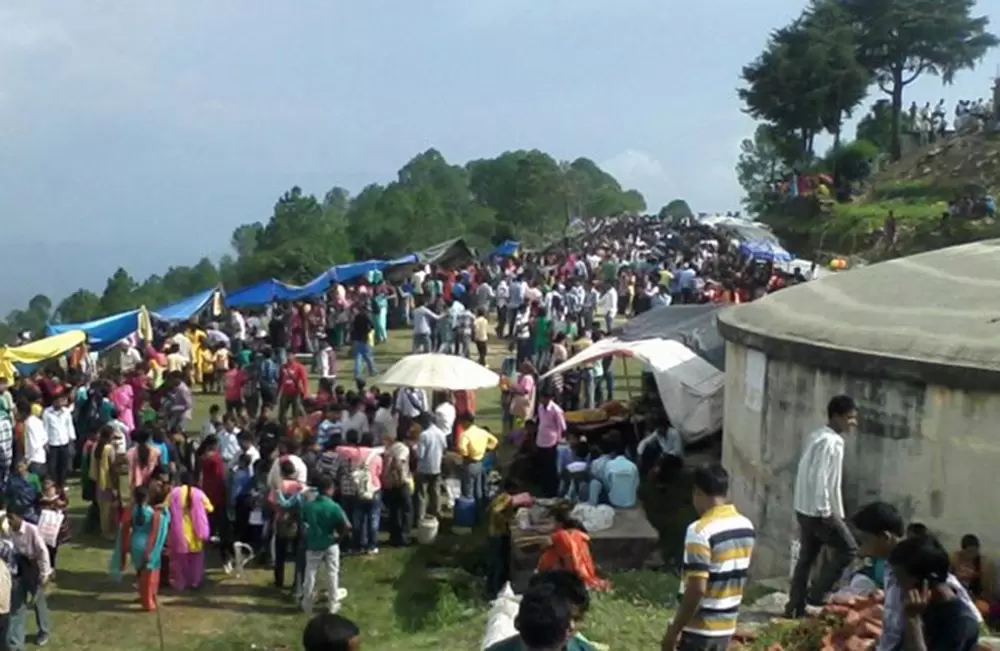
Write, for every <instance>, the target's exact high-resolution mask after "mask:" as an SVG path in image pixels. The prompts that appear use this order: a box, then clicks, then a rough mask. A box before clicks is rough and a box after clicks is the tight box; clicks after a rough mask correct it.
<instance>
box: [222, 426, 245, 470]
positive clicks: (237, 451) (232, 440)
mask: <svg viewBox="0 0 1000 651" xmlns="http://www.w3.org/2000/svg"><path fill="white" fill-rule="evenodd" d="M216 436H218V437H219V454H220V455H222V460H223V461H224V462H225V463H226V467H235V466H236V463H237V462H238V461H239V458H240V455H242V454H243V450H242V448H241V447H240V440H239V439H240V428H239V427H237V426H236V416H235V415H234V414H232V413H227V414H226V415H225V416H223V417H222V429H220V430H219V432H218V434H217V435H216Z"/></svg>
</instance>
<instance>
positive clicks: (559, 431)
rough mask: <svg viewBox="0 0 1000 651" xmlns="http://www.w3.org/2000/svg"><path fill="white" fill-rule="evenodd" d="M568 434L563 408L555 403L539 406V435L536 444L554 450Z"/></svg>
mask: <svg viewBox="0 0 1000 651" xmlns="http://www.w3.org/2000/svg"><path fill="white" fill-rule="evenodd" d="M565 432H566V419H565V418H563V410H562V407H560V406H559V405H557V404H556V403H555V401H551V402H549V404H547V405H539V406H538V435H537V436H536V437H535V444H536V445H537V446H538V447H540V448H553V447H555V446H556V445H558V444H559V441H561V440H562V437H563V434H564V433H565Z"/></svg>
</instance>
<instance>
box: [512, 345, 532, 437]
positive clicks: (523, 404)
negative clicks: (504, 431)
mask: <svg viewBox="0 0 1000 651" xmlns="http://www.w3.org/2000/svg"><path fill="white" fill-rule="evenodd" d="M520 370H521V374H520V375H519V376H518V378H517V382H516V383H515V384H514V385H513V386H511V387H509V389H508V391H510V393H511V394H513V396H514V397H513V399H512V400H511V401H510V413H511V416H512V417H513V424H514V429H515V430H516V429H521V428H522V427H523V426H524V422H525V421H526V420H528V419H529V418H531V417H532V416H533V415H534V413H535V386H536V384H537V380H536V379H535V375H536V371H535V365H534V364H532V363H531V362H522V363H521V369H520Z"/></svg>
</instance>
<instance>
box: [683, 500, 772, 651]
mask: <svg viewBox="0 0 1000 651" xmlns="http://www.w3.org/2000/svg"><path fill="white" fill-rule="evenodd" d="M754 540H755V534H754V530H753V523H751V522H750V520H748V519H747V518H745V517H744V516H742V515H740V513H739V512H738V511H737V510H736V507H735V506H733V505H732V504H722V505H719V506H716V507H714V508H711V509H709V510H708V511H706V512H705V513H704V515H702V516H701V518H699V519H698V520H696V521H695V522H693V523H691V525H689V526H688V529H687V535H686V536H685V538H684V575H683V580H682V582H681V590H682V591H683V589H684V585H685V584H686V583H687V580H688V579H689V578H705V579H706V580H707V582H708V585H707V586H706V590H705V596H704V597H702V600H701V604H700V605H699V606H698V611H697V613H695V616H694V619H692V620H691V621H690V622H689V623H688V625H687V626H685V627H684V632H686V633H691V634H694V635H701V636H705V637H727V636H730V635H732V634H733V633H734V632H735V631H736V619H737V618H738V617H739V608H740V603H741V602H742V601H743V588H744V587H746V583H747V577H748V575H749V569H750V557H751V555H752V554H753V546H754Z"/></svg>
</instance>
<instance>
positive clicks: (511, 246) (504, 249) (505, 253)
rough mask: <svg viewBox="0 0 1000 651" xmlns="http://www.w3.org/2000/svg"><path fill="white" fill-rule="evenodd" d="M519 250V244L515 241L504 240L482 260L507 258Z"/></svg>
mask: <svg viewBox="0 0 1000 651" xmlns="http://www.w3.org/2000/svg"><path fill="white" fill-rule="evenodd" d="M520 249H521V243H520V242H518V241H517V240H506V241H504V242H502V243H501V244H498V245H497V246H496V248H494V249H493V250H492V251H490V252H489V253H487V254H486V257H485V258H484V259H486V260H492V259H493V258H497V257H500V258H509V257H511V256H513V255H514V254H516V253H517V252H518V251H519V250H520Z"/></svg>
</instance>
